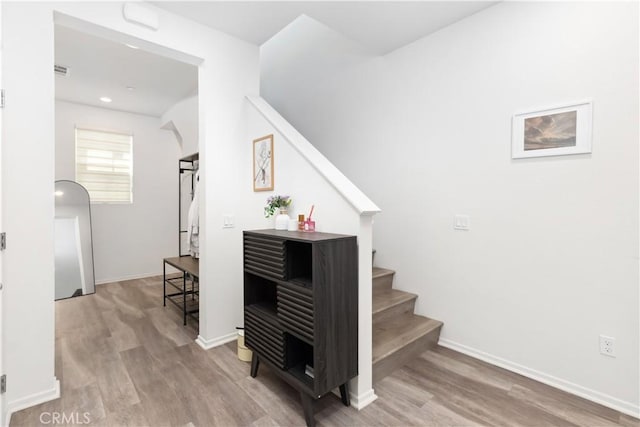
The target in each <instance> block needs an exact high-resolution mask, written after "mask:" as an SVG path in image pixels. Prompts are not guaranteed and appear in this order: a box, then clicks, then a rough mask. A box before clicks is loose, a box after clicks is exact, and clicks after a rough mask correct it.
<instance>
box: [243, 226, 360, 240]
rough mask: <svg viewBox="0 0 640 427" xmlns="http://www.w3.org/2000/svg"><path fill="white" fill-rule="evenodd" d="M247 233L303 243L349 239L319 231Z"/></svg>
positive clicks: (346, 236)
mask: <svg viewBox="0 0 640 427" xmlns="http://www.w3.org/2000/svg"><path fill="white" fill-rule="evenodd" d="M245 233H248V234H257V235H261V236H269V237H278V238H281V239H285V240H298V241H303V242H322V241H325V240H337V239H344V238H349V237H355V236H349V235H347V234H333V233H320V232H318V231H313V232H308V231H286V230H272V229H268V230H246V231H245Z"/></svg>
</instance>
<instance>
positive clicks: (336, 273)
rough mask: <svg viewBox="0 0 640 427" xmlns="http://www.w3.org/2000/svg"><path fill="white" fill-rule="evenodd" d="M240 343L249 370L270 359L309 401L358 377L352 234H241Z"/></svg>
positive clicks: (309, 412)
mask: <svg viewBox="0 0 640 427" xmlns="http://www.w3.org/2000/svg"><path fill="white" fill-rule="evenodd" d="M244 327H245V342H246V345H247V347H249V348H250V349H251V350H252V351H253V359H252V361H251V376H252V377H255V376H256V375H257V373H258V366H259V364H260V363H265V364H267V365H269V366H270V367H271V368H272V370H273V371H274V372H275V373H276V374H277V375H278V376H280V377H281V378H282V379H283V380H285V381H286V382H287V383H289V384H290V385H291V386H293V387H294V388H296V389H297V390H298V391H299V392H300V397H301V400H302V406H303V408H304V415H305V420H306V422H307V425H308V426H313V425H315V420H314V416H313V402H314V400H315V399H318V398H320V397H322V396H323V395H325V394H327V393H328V392H330V391H331V390H333V389H335V388H337V387H339V389H340V395H341V398H342V402H343V403H344V404H345V405H347V406H348V405H349V387H348V382H349V380H351V379H352V378H354V377H355V376H357V375H358V250H357V241H356V237H355V236H345V235H339V234H328V233H306V232H298V231H278V230H258V231H245V232H244Z"/></svg>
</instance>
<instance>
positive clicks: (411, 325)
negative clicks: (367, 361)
mask: <svg viewBox="0 0 640 427" xmlns="http://www.w3.org/2000/svg"><path fill="white" fill-rule="evenodd" d="M442 324H443V323H442V322H440V321H439V320H434V319H429V318H428V317H424V316H420V315H417V314H407V315H402V316H398V317H397V318H395V319H393V320H389V321H386V322H382V323H381V324H377V325H373V363H374V364H375V363H376V362H378V361H380V360H382V359H384V358H385V357H387V356H389V355H391V354H393V353H395V352H396V351H398V350H400V349H402V348H403V347H405V346H406V345H407V344H409V343H411V342H413V341H415V340H417V339H419V338H421V337H423V336H425V335H427V334H428V333H430V332H432V331H434V330H436V329H438V328H439V327H441V326H442Z"/></svg>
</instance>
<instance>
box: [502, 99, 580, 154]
mask: <svg viewBox="0 0 640 427" xmlns="http://www.w3.org/2000/svg"><path fill="white" fill-rule="evenodd" d="M590 152H591V100H587V101H583V102H579V103H571V104H564V105H559V106H554V107H551V108H546V109H538V110H535V111H529V112H526V113H518V114H515V115H514V116H513V123H512V136H511V155H512V158H514V159H521V158H528V157H544V156H562V155H567V154H583V153H590Z"/></svg>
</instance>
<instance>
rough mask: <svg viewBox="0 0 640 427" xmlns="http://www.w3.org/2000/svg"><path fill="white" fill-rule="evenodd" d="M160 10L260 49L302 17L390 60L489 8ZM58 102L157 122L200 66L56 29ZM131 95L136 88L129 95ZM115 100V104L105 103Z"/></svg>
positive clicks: (450, 4) (371, 4)
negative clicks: (61, 70)
mask: <svg viewBox="0 0 640 427" xmlns="http://www.w3.org/2000/svg"><path fill="white" fill-rule="evenodd" d="M152 3H153V4H155V5H156V6H158V7H160V8H163V9H165V10H168V11H170V12H173V13H175V14H178V15H181V16H183V17H186V18H188V19H191V20H194V21H197V22H200V23H202V24H204V25H207V26H209V27H212V28H215V29H217V30H219V31H222V32H225V33H228V34H230V35H232V36H235V37H237V38H240V39H242V40H245V41H247V42H249V43H252V44H256V45H262V44H263V43H264V42H265V41H267V40H269V39H270V38H271V37H273V36H274V35H275V34H276V33H278V32H279V31H280V30H281V29H282V28H284V27H286V26H287V25H289V24H290V23H291V22H292V21H294V20H295V19H296V18H298V17H299V16H300V15H307V16H309V17H311V18H313V19H315V20H317V21H320V22H322V23H323V24H325V25H327V26H328V27H330V28H333V29H334V30H336V31H338V32H339V33H341V34H342V35H344V36H346V37H348V38H350V39H352V40H353V41H354V42H356V43H359V44H360V45H362V46H363V47H364V48H365V49H366V50H367V51H369V52H370V53H371V54H385V53H388V52H391V51H393V50H395V49H397V48H399V47H401V46H404V45H406V44H408V43H411V42H413V41H415V40H417V39H420V38H422V37H424V36H426V35H428V34H430V33H432V32H434V31H437V30H439V29H441V28H443V27H445V26H447V25H450V24H452V23H454V22H456V21H459V20H460V19H463V18H465V17H467V16H469V15H472V14H474V13H476V12H478V11H480V10H482V9H485V8H487V7H489V6H491V5H493V4H495V3H496V2H490V1H409V2H405V1H398V2H396V1H326V2H324V1H316V2H306V1H303V2H296V1H292V2H271V1H254V2H247V1H220V2H216V1H184V2H182V1H180V2H179V1H168V2H165V1H158V2H152ZM55 63H56V64H58V65H63V66H67V67H69V68H70V73H69V75H68V76H67V77H61V76H58V75H56V99H59V100H66V101H71V102H76V103H80V104H86V105H93V106H98V107H102V108H109V109H114V110H120V111H128V112H133V113H140V114H146V115H151V116H156V117H159V116H161V115H162V114H163V113H164V112H165V111H166V110H167V109H168V108H170V107H171V106H173V105H174V104H176V103H177V102H178V101H180V100H182V99H184V98H186V97H188V96H191V95H194V94H196V93H197V85H198V70H197V68H196V67H195V66H193V65H189V64H186V63H182V62H178V61H175V60H173V59H169V58H166V57H163V56H159V55H156V54H153V53H150V52H146V51H144V50H142V49H132V48H130V47H127V46H125V45H124V44H122V43H119V42H114V41H110V40H107V39H103V38H100V37H96V36H94V35H89V34H86V33H82V32H78V31H76V30H73V29H70V28H67V27H64V26H61V25H57V26H56V29H55ZM128 88H131V89H128ZM105 96H106V97H108V98H111V99H112V102H110V103H104V102H101V101H100V98H101V97H105Z"/></svg>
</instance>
